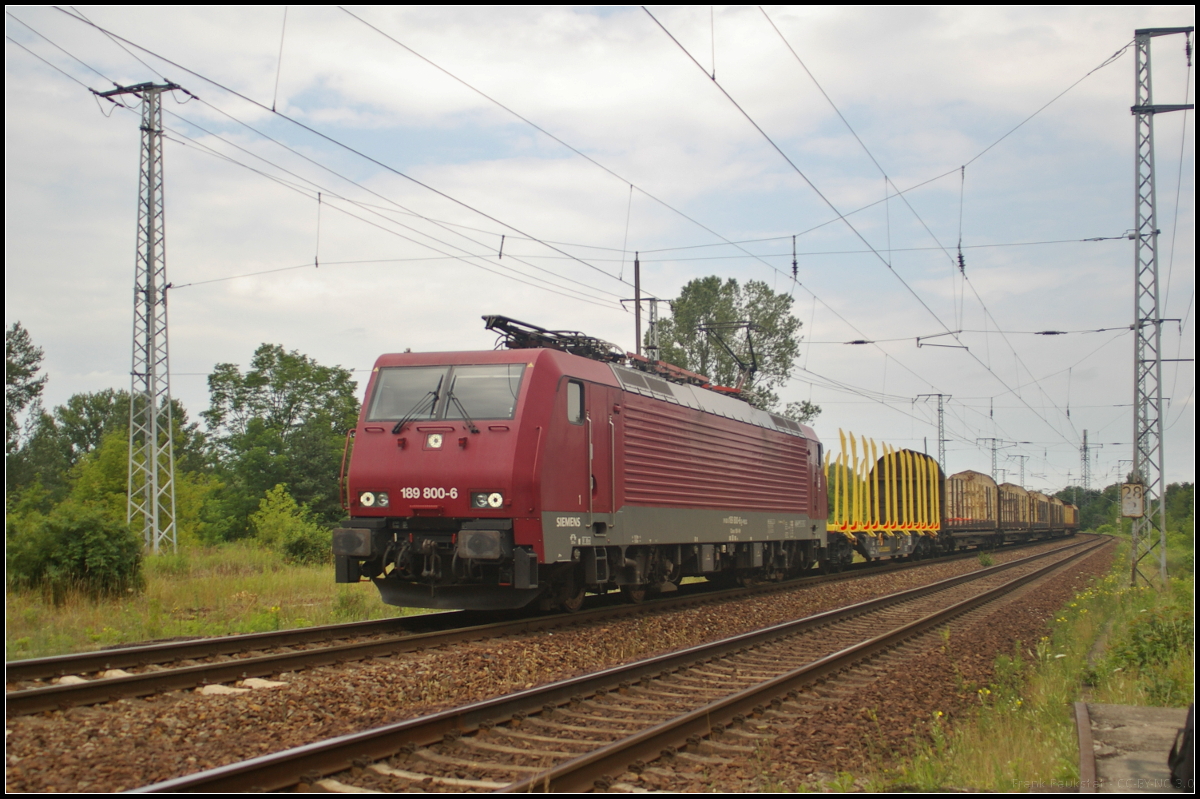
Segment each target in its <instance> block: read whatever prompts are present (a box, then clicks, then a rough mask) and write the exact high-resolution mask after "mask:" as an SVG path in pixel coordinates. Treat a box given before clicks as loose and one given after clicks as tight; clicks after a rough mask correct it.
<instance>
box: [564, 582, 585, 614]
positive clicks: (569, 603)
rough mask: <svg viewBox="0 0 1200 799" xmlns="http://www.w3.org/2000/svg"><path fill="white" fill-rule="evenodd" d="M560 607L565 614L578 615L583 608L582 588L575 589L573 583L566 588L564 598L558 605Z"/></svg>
mask: <svg viewBox="0 0 1200 799" xmlns="http://www.w3.org/2000/svg"><path fill="white" fill-rule="evenodd" d="M572 592H574V593H572ZM560 607H562V609H563V610H565V611H566V612H567V613H578V612H579V609H580V608H582V607H583V586H582V585H580V586H579V587H578V588H576V587H575V585H574V583H572V584H571V585H570V586H568V587H567V591H566V598H565V599H563V601H562V602H561V603H560Z"/></svg>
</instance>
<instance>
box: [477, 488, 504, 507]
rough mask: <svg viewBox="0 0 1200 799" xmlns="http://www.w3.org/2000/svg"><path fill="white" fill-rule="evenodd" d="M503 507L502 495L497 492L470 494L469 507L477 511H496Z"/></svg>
mask: <svg viewBox="0 0 1200 799" xmlns="http://www.w3.org/2000/svg"><path fill="white" fill-rule="evenodd" d="M503 506H504V495H503V494H501V493H500V492H499V491H474V492H472V493H471V507H472V508H477V509H479V510H488V509H491V510H496V509H498V508H502V507H503Z"/></svg>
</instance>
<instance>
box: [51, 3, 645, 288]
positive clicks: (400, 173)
mask: <svg viewBox="0 0 1200 799" xmlns="http://www.w3.org/2000/svg"><path fill="white" fill-rule="evenodd" d="M53 8H55V9H56V10H57V11H60V12H61V13H63V14H65V15H66V16H68V17H70V18H72V19H75V20H78V21H79V22H82V23H84V24H86V25H89V26H91V27H93V28H95V29H96V30H98V31H101V32H102V33H105V34H106V35H108V36H110V37H113V38H115V39H118V40H120V41H121V42H124V43H125V44H128V45H129V46H131V47H134V48H136V49H138V50H140V51H142V52H144V53H146V54H147V55H150V56H153V57H154V58H157V59H159V60H160V61H162V62H164V63H166V64H170V65H171V66H172V67H175V68H176V69H181V70H183V71H184V72H186V73H188V74H189V75H192V76H194V77H196V78H199V79H200V80H202V81H204V82H205V83H208V84H211V85H212V86H215V87H217V88H219V89H221V90H222V91H224V92H227V93H229V94H231V95H233V96H235V97H237V98H239V99H241V100H243V101H245V102H247V103H250V104H251V105H253V106H255V107H257V108H260V109H262V110H263V111H267V112H269V113H271V114H274V115H275V116H278V117H279V118H280V119H283V120H285V121H287V122H289V123H291V124H292V125H295V126H296V127H298V128H300V129H301V130H304V131H307V132H308V133H310V134H312V135H314V136H316V137H317V138H319V139H321V140H322V141H325V142H328V143H329V144H332V145H334V146H335V147H338V148H341V149H343V150H345V151H347V152H349V153H351V154H353V155H355V156H357V157H359V158H362V159H363V160H365V161H368V162H370V163H372V164H374V165H375V166H377V167H379V168H380V169H383V170H385V171H387V172H390V173H391V174H393V175H396V176H397V177H399V178H402V179H404V180H407V181H409V182H410V183H412V184H414V185H416V186H419V187H421V188H423V189H425V190H426V191H429V192H431V193H433V194H436V195H437V196H439V197H441V198H443V199H445V200H448V201H449V202H451V203H453V204H455V205H458V206H460V207H461V208H464V209H466V210H468V211H471V212H472V213H475V214H477V215H479V216H481V217H483V218H484V219H487V220H489V221H491V222H494V223H496V224H498V225H500V226H502V227H504V228H505V229H508V230H512V231H515V232H517V233H519V234H520V235H522V236H528V237H529V238H530V239H532V240H533V241H537V242H538V243H539V244H542V245H543V246H545V247H547V248H548V249H551V250H556V251H558V252H560V253H562V254H563V255H569V256H570V257H571V259H572V260H574V261H576V262H578V263H580V264H582V265H583V266H586V267H587V268H589V269H593V270H595V271H597V272H600V273H601V274H603V275H606V276H608V277H611V278H613V279H614V280H615V279H616V275H613V274H612V273H610V272H606V271H605V270H603V269H600V268H599V267H597V266H595V265H594V264H591V263H589V262H587V261H585V260H583V259H582V258H579V257H577V256H574V255H571V254H570V253H567V252H565V251H562V250H559V249H558V248H557V247H555V246H553V245H551V244H549V243H547V242H545V241H544V240H542V239H540V238H538V237H536V236H532V235H530V234H529V233H526V232H525V231H523V230H521V229H520V228H518V227H516V226H514V225H511V224H509V223H507V222H504V221H503V220H501V219H499V218H497V217H495V216H493V215H491V214H489V213H487V212H486V211H483V210H482V209H479V208H476V207H474V206H472V205H471V204H469V203H467V202H464V201H463V200H460V199H458V198H457V197H454V196H452V195H450V194H448V193H446V192H444V191H441V190H440V189H437V188H435V187H434V186H431V185H429V184H428V183H425V182H423V181H421V180H418V179H417V178H415V177H413V176H412V175H409V174H408V173H406V172H404V171H402V170H400V169H397V168H396V167H393V166H392V165H390V164H388V163H386V162H384V161H381V160H380V159H378V158H375V157H374V156H371V155H368V154H367V153H365V152H363V151H361V150H358V149H357V148H354V147H351V146H350V145H348V144H346V143H344V142H342V141H340V140H338V139H336V138H334V137H333V136H330V135H329V134H327V133H324V132H322V131H320V130H318V129H317V128H314V127H312V126H311V125H307V124H305V123H304V122H301V121H300V120H298V119H295V118H294V117H291V116H289V115H288V114H285V113H283V112H282V111H278V110H275V111H272V110H271V109H270V108H268V107H267V106H266V105H264V104H263V103H260V102H259V101H257V100H255V99H253V98H252V97H249V96H247V95H245V94H243V93H241V92H239V91H237V90H236V89H232V88H230V87H229V86H226V85H225V84H223V83H221V82H219V81H217V80H215V79H213V78H210V77H208V76H206V75H204V74H201V73H199V72H197V71H195V70H193V69H190V68H188V67H186V66H184V65H182V64H180V63H178V62H176V61H173V60H172V59H169V58H167V57H165V56H163V55H162V54H160V53H156V52H154V51H153V50H151V49H149V48H147V47H144V46H143V45H140V44H138V43H136V42H134V41H131V40H129V39H127V38H125V37H122V36H120V35H118V34H116V33H114V32H112V31H109V30H107V29H106V28H103V27H101V26H100V25H97V24H96V23H94V22H92V21H90V20H88V19H86V18H84V17H82V16H76V15H74V14H71V13H69V12H67V11H65V10H64V9H62V8H61V7H59V6H54V7H53ZM210 107H212V106H211V104H210ZM622 282H625V281H622Z"/></svg>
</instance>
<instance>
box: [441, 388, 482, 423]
mask: <svg viewBox="0 0 1200 799" xmlns="http://www.w3.org/2000/svg"><path fill="white" fill-rule="evenodd" d="M446 396H447V397H448V398H449V399H450V401H451V402H453V403H454V407H455V408H458V412H459V413H461V414H462V418H463V421H464V422H466V423H467V429H468V430H470V431H471V432H472V433H478V432H479V428H478V427H476V426H475V422H473V421H471V417H470V415H469V414H468V413H467V409H466V408H464V407H463V404H462V403H461V402H460V401H459V399H458V397H456V396H455V395H454V387H453V386H451V388H450V393H449V394H447V395H446Z"/></svg>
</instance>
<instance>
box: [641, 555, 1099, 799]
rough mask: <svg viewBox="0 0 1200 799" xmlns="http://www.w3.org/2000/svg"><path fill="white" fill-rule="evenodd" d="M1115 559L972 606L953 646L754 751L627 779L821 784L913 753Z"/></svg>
mask: <svg viewBox="0 0 1200 799" xmlns="http://www.w3.org/2000/svg"><path fill="white" fill-rule="evenodd" d="M1113 556H1114V549H1113V548H1112V547H1109V548H1107V549H1106V550H1104V551H1102V552H1099V553H1095V554H1093V555H1090V556H1088V557H1087V558H1085V559H1084V560H1083V561H1082V562H1080V563H1076V564H1075V565H1073V566H1071V567H1069V569H1068V571H1067V573H1066V574H1063V575H1061V576H1060V577H1058V578H1057V579H1055V580H1053V581H1050V582H1045V581H1043V582H1041V584H1040V585H1036V586H1026V587H1024V588H1022V589H1020V590H1019V591H1018V592H1017V593H1016V594H1014V595H1012V596H1011V597H1009V598H1008V599H1006V600H1005V601H1003V602H1001V603H999V604H993V605H990V606H988V607H985V608H981V609H978V610H975V611H972V612H971V613H969V614H967V615H966V616H965V617H963V618H961V619H959V620H958V621H956V622H954V623H952V624H951V625H950V628H951V634H950V638H949V640H948V642H944V641H943V640H942V639H941V638H940V636H936V635H929V636H926V637H925V638H924V641H925V646H924V647H921V648H917V647H911V648H910V647H905V648H904V649H903V650H897V651H896V652H895V654H894V655H892V656H890V657H889V656H886V655H885V656H884V658H883V660H886V661H887V662H886V664H875V665H876V668H875V669H874V671H875V672H877V673H878V676H877V678H876V679H875V680H874V681H873V682H870V683H869V684H867V685H865V686H863V687H862V688H860V689H859V690H857V691H854V692H853V693H852V694H851V695H849V696H841V697H839V696H836V694H834V695H832V696H831V697H830V700H829V701H828V702H827V703H826V704H825V705H824V706H823V707H821V708H819V710H818V711H817V712H815V713H812V714H810V715H809V716H808V717H807V718H805V719H804V720H803V722H796V723H794V724H792V725H787V726H781V725H777V724H772V725H771V728H770V733H771V734H776V735H777V737H775V738H774V740H769V739H768V742H765V743H760V744H759V745H758V746H757V747H756V752H755V753H754V755H753V756H748V757H746V758H744V759H742V760H740V761H739V762H736V763H732V764H724V765H712V766H705V767H703V768H697V769H695V770H693V771H692V772H691V773H686V772H684V773H677V774H676V775H674V776H672V777H666V776H665V775H661V776H660V775H656V774H654V773H652V772H650V773H647V774H643V775H641V776H638V777H634V775H628V774H627V775H624V776H623V778H622V781H625V782H628V781H630V778H631V777H634V779H636V781H637V782H638V783H640V786H641V787H645V788H648V789H651V790H669V791H720V792H727V793H732V792H747V791H749V792H759V791H765V790H769V791H798V790H821V789H822V787H823V783H827V782H829V781H831V780H833V779H834V778H835V777H836V776H837V773H838V772H845V771H851V772H853V771H854V770H855V769H859V768H861V767H862V766H864V765H866V764H873V765H875V766H879V765H881V764H884V765H886V764H887V762H888V761H889V760H890V759H891V758H894V757H897V756H899V757H903V756H905V755H906V754H909V753H910V752H911V746H912V744H913V743H914V741H928V740H930V739H931V735H930V730H931V725H932V722H933V717H934V714H935V713H937V712H939V711H940V712H941V713H943V714H944V715H943V717H942V720H941V723H942V724H946V725H952V724H953V722H954V720H955V718H956V717H958V716H960V715H962V714H965V713H967V712H969V711H970V710H971V709H972V708H973V707H975V706H977V705H978V704H979V700H978V695H977V693H976V690H977V689H978V688H980V687H982V686H987V685H989V684H990V683H991V681H992V678H993V664H994V662H995V659H996V657H997V656H998V655H1002V654H1011V653H1012V652H1013V650H1014V647H1015V646H1017V645H1018V642H1020V645H1021V647H1022V649H1023V650H1024V649H1026V648H1030V647H1031V646H1032V645H1031V643H1030V642H1035V641H1037V640H1038V639H1039V638H1040V637H1041V636H1042V635H1044V634H1046V630H1047V627H1048V624H1049V622H1050V620H1051V619H1052V618H1054V615H1055V614H1056V613H1057V612H1058V610H1059V609H1060V608H1061V607H1062V606H1063V605H1064V604H1066V603H1067V602H1068V601H1069V600H1070V599H1071V598H1072V597H1073V596H1075V594H1076V593H1077V592H1078V591H1080V590H1082V589H1083V588H1084V587H1085V586H1087V585H1088V584H1089V583H1090V582H1091V581H1092V580H1093V579H1096V578H1099V577H1103V576H1104V575H1105V574H1107V573H1108V572H1109V569H1110V567H1111V565H1112V558H1113ZM835 690H836V689H835ZM914 736H915V737H914Z"/></svg>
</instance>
